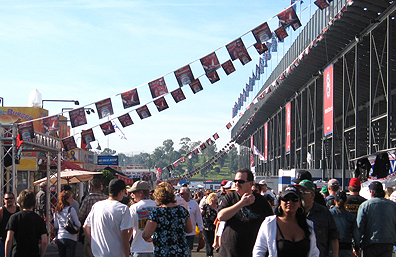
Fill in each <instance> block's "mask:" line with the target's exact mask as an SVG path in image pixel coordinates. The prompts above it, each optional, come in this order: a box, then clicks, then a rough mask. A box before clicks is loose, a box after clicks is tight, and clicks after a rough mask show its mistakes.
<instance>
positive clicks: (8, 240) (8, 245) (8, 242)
mask: <svg viewBox="0 0 396 257" xmlns="http://www.w3.org/2000/svg"><path fill="white" fill-rule="evenodd" d="M13 237H14V231H12V230H8V231H7V238H6V241H5V256H11V246H12V238H13Z"/></svg>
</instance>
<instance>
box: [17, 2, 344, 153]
mask: <svg viewBox="0 0 396 257" xmlns="http://www.w3.org/2000/svg"><path fill="white" fill-rule="evenodd" d="M323 1H324V2H326V0H317V1H315V4H317V5H318V3H322V2H323ZM298 2H299V1H298ZM350 2H351V0H350ZM296 3H297V2H295V3H294V4H293V5H291V6H289V7H288V8H286V9H285V10H284V11H282V12H281V13H279V14H277V15H276V16H274V17H278V18H279V23H280V27H279V28H277V29H276V30H275V31H274V33H272V32H271V30H270V28H269V26H268V23H267V22H264V23H263V24H261V25H259V26H258V27H256V28H255V29H253V30H251V31H249V32H252V34H253V36H254V38H255V39H256V41H257V42H256V43H255V44H254V45H253V46H254V47H255V48H256V50H257V52H258V53H259V54H265V55H266V56H267V57H266V60H268V56H269V55H270V51H268V49H273V46H274V43H273V42H276V40H275V39H276V38H277V39H278V41H281V40H283V39H284V38H285V37H287V36H288V35H287V32H286V30H285V29H286V28H288V27H290V26H291V27H292V28H293V29H294V30H296V29H298V28H299V27H301V23H300V20H299V18H298V17H297V14H296V12H295V10H294V8H293V6H294V5H295V4H296ZM326 3H327V2H326ZM318 6H319V5H318ZM321 6H322V5H320V6H319V7H320V8H321ZM321 9H322V8H321ZM274 17H272V18H274ZM272 18H271V19H272ZM249 32H247V33H245V34H244V35H246V34H248V33H249ZM244 35H242V36H244ZM242 36H241V37H242ZM241 37H239V38H238V39H236V40H234V41H232V42H231V43H229V44H227V45H225V47H226V49H227V51H228V53H229V55H230V58H231V59H230V60H227V61H225V62H224V63H222V64H220V62H219V59H218V58H217V55H216V51H217V50H219V49H221V48H223V47H224V46H222V47H220V48H218V49H217V50H215V51H214V52H212V53H210V54H208V55H207V56H205V57H203V58H201V59H199V61H200V62H201V65H202V67H203V69H204V71H205V74H202V75H200V76H198V77H197V78H195V77H194V75H193V72H192V70H191V67H190V64H192V63H194V62H196V61H198V60H195V61H193V62H191V63H189V64H187V65H186V66H184V67H182V68H180V69H178V70H175V71H172V72H169V73H168V74H165V75H164V76H162V77H160V78H158V79H156V80H153V81H151V82H148V83H145V84H141V85H140V86H138V87H135V88H133V89H131V90H128V91H126V92H123V93H119V94H116V95H115V96H112V97H109V98H106V99H103V100H101V101H98V102H94V103H89V104H87V105H85V106H83V107H81V108H76V109H73V110H71V111H68V112H69V117H70V122H71V126H72V128H75V127H79V126H82V125H86V124H87V123H88V122H87V118H86V115H85V107H87V106H90V105H93V104H95V106H96V109H97V113H98V116H99V119H103V118H105V117H108V121H107V122H104V123H102V124H99V125H96V126H93V127H91V128H89V129H86V130H82V132H81V138H82V141H83V143H84V144H88V143H90V142H93V141H95V135H94V133H93V128H95V127H98V126H99V127H100V128H101V130H102V132H103V134H104V135H105V136H107V135H109V134H112V133H117V134H119V135H120V137H121V138H125V139H126V137H125V135H124V134H123V133H122V131H121V129H120V128H119V127H118V126H117V124H116V123H115V120H116V119H118V121H119V123H120V124H121V125H122V127H123V128H125V127H128V126H130V125H132V124H134V122H133V120H132V118H131V116H130V113H131V112H133V111H136V113H137V114H138V116H139V117H140V119H141V120H143V119H145V118H148V117H150V116H151V112H150V110H149V108H148V104H150V103H154V104H155V106H156V108H157V110H158V112H161V111H163V110H166V109H168V108H169V106H168V104H167V101H166V99H165V96H166V95H169V94H170V95H172V98H173V99H174V101H175V102H176V103H179V102H180V101H183V100H185V99H186V97H185V95H184V93H183V90H182V87H183V86H185V85H189V86H190V88H191V90H192V92H193V93H194V94H196V93H198V92H200V91H202V90H203V87H202V84H201V82H200V80H199V79H200V78H201V77H202V76H204V75H206V77H207V78H208V80H209V81H210V82H211V84H214V83H216V82H217V81H219V80H220V77H219V75H218V73H217V70H218V69H220V67H222V69H223V70H224V72H225V73H226V75H229V74H231V73H233V72H234V71H235V66H234V65H233V61H235V60H237V59H238V60H240V62H241V63H242V65H245V64H247V63H248V62H250V61H251V60H252V59H251V57H250V55H249V53H248V52H247V48H246V47H245V45H244V43H243V41H242V38H241ZM269 39H271V40H275V41H273V42H271V43H272V45H271V48H268V46H269V44H268V43H267V42H266V41H267V40H269ZM317 40H319V39H317ZM320 40H321V38H320ZM311 44H312V43H311ZM248 48H249V47H248ZM306 50H307V51H309V47H307V49H306ZM308 53H309V52H307V53H305V54H308ZM303 54H304V53H302V56H301V58H300V56H299V58H298V59H299V60H302V58H303V56H304V55H303ZM260 62H261V61H260ZM292 65H295V66H298V61H297V62H296V63H294V62H293V64H292ZM289 68H290V71H291V69H292V68H291V66H289ZM289 68H288V69H287V70H286V71H289ZM258 71H259V72H258V74H256V75H254V74H253V72H252V75H253V76H254V80H256V78H257V77H258V76H257V75H259V74H260V72H261V71H260V66H258ZM171 73H174V75H175V77H176V80H177V82H178V85H179V88H177V89H175V90H173V91H171V92H170V93H169V91H168V88H167V85H166V83H165V79H164V77H165V76H166V75H169V74H171ZM256 73H257V65H256ZM253 76H252V77H253ZM284 77H285V74H284V73H282V74H281V75H280V76H279V78H278V79H279V80H282V79H283V78H284ZM251 80H253V78H251ZM254 80H253V81H254ZM147 84H148V87H149V90H150V93H151V96H152V100H151V101H149V102H147V103H146V104H144V105H142V106H141V103H140V99H139V94H138V91H137V89H138V88H139V87H141V86H143V85H147ZM277 85H278V80H275V81H274V82H273V83H272V84H271V86H273V87H275V86H277ZM249 90H250V86H249ZM270 91H271V89H270V87H268V88H267V89H265V90H264V91H263V93H262V94H260V95H259V96H258V97H256V98H255V99H254V100H253V102H252V103H253V104H255V103H257V102H258V100H259V99H262V98H264V96H265V95H264V93H267V94H268V93H269V92H270ZM245 94H246V93H245ZM116 96H120V97H121V102H122V105H123V107H124V109H127V108H131V107H135V109H131V110H130V111H129V112H127V113H125V114H123V115H121V116H118V117H115V118H112V119H110V116H111V115H113V114H114V110H113V105H112V101H111V98H113V97H116ZM137 106H139V107H137ZM247 108H248V107H247ZM249 108H250V105H249ZM65 112H66V111H65ZM63 113H64V112H61V113H59V114H56V115H53V116H49V117H43V118H38V119H34V120H30V121H27V122H22V123H19V124H18V129H19V132H20V135H21V138H22V140H24V139H29V138H33V137H34V131H33V121H36V120H43V126H44V131H45V132H46V133H49V134H50V133H54V132H57V131H59V129H60V123H59V116H60V115H62V114H63ZM239 116H241V113H240V115H239ZM235 118H236V116H233V118H232V120H231V121H230V122H228V123H227V124H226V127H227V129H230V128H231V127H232V124H231V122H232V123H235V122H236V119H235ZM240 129H242V127H241V128H240ZM24 132H28V133H24ZM76 135H77V134H76ZM74 136H75V135H72V136H69V137H66V138H63V139H62V143H63V146H64V149H65V150H66V151H69V150H71V149H74V148H77V145H76V142H75V139H74ZM232 141H234V140H231V141H230V142H232Z"/></svg>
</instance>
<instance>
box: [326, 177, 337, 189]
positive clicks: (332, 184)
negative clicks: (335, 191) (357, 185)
mask: <svg viewBox="0 0 396 257" xmlns="http://www.w3.org/2000/svg"><path fill="white" fill-rule="evenodd" d="M327 185H328V186H329V187H332V186H339V185H340V182H338V180H337V179H335V178H332V179H330V180H329V183H327Z"/></svg>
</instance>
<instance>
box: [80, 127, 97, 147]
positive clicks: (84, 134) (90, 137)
mask: <svg viewBox="0 0 396 257" xmlns="http://www.w3.org/2000/svg"><path fill="white" fill-rule="evenodd" d="M81 139H82V141H83V143H84V144H89V143H91V142H93V141H95V136H94V133H93V130H92V129H91V128H90V129H87V130H83V131H81Z"/></svg>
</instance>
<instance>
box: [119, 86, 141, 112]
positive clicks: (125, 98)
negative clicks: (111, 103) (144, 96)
mask: <svg viewBox="0 0 396 257" xmlns="http://www.w3.org/2000/svg"><path fill="white" fill-rule="evenodd" d="M121 100H122V104H123V105H124V109H126V108H129V107H132V106H136V105H139V104H140V100H139V95H138V92H137V89H136V88H134V89H132V90H129V91H126V92H124V93H122V94H121Z"/></svg>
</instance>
